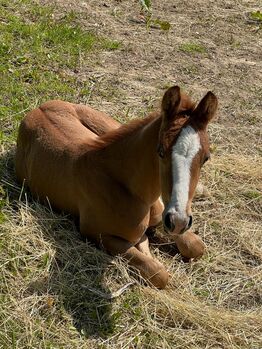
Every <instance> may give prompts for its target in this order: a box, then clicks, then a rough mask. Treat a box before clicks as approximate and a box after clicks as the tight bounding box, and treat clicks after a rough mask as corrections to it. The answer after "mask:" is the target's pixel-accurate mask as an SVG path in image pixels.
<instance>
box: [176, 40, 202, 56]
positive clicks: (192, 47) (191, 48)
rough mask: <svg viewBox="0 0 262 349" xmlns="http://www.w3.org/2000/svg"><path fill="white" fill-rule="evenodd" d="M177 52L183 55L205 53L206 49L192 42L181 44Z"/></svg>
mask: <svg viewBox="0 0 262 349" xmlns="http://www.w3.org/2000/svg"><path fill="white" fill-rule="evenodd" d="M179 50H180V51H182V52H185V53H192V54H194V53H206V48H205V47H204V46H203V45H200V44H197V43H194V42H188V43H184V44H181V45H180V46H179Z"/></svg>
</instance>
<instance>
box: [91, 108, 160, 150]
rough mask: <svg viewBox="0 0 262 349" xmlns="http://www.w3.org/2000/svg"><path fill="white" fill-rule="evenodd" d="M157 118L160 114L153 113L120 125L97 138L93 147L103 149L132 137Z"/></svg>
mask: <svg viewBox="0 0 262 349" xmlns="http://www.w3.org/2000/svg"><path fill="white" fill-rule="evenodd" d="M158 117H160V112H154V113H151V114H149V115H148V116H147V117H145V118H143V119H135V120H132V121H130V122H128V123H126V124H122V125H121V126H120V127H119V128H117V129H114V130H112V131H109V132H107V133H105V134H103V135H102V136H101V137H99V138H97V139H96V140H95V144H94V145H95V147H96V148H104V147H106V146H107V145H109V144H112V143H116V142H117V141H118V140H121V139H123V138H125V137H128V136H129V135H132V134H133V133H134V132H135V131H137V130H139V129H140V128H142V127H144V126H145V125H147V124H149V123H150V122H151V121H153V120H155V119H157V118H158Z"/></svg>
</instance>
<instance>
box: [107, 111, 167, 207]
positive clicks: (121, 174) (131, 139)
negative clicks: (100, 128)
mask: <svg viewBox="0 0 262 349" xmlns="http://www.w3.org/2000/svg"><path fill="white" fill-rule="evenodd" d="M160 125H161V118H160V116H159V115H155V117H152V118H151V119H150V118H149V119H148V123H146V124H144V123H143V126H142V127H138V128H137V129H135V130H132V131H131V132H130V134H128V133H127V134H126V135H125V136H124V137H123V139H120V140H118V142H117V143H115V144H114V143H112V144H110V145H108V146H107V152H108V154H110V155H111V156H110V158H111V159H112V162H111V163H110V162H109V166H110V167H111V171H113V175H114V176H115V177H117V179H118V180H120V181H121V182H122V183H123V184H124V185H125V186H126V187H127V188H128V190H129V191H130V192H131V193H132V194H134V195H136V196H138V197H139V198H140V199H141V200H142V201H144V202H145V203H147V204H149V205H151V204H153V203H154V202H155V201H156V200H157V199H158V197H159V196H160V178H159V159H158V154H157V145H158V139H159V130H160ZM117 153H118V154H117ZM112 154H116V156H115V157H113V156H112ZM113 167H114V168H113Z"/></svg>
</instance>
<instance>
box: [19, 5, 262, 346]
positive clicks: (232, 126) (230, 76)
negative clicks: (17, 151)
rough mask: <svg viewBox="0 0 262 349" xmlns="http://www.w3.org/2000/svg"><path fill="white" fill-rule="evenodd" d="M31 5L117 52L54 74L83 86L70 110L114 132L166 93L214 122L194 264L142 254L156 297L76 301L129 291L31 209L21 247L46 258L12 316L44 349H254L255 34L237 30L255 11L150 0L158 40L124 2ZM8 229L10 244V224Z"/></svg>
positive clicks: (119, 269) (260, 268)
mask: <svg viewBox="0 0 262 349" xmlns="http://www.w3.org/2000/svg"><path fill="white" fill-rule="evenodd" d="M40 3H41V4H43V5H54V6H55V15H56V16H63V15H64V14H65V13H69V12H70V11H74V12H76V13H77V20H78V22H79V24H80V25H81V27H82V28H83V29H85V30H87V31H90V30H91V31H94V32H95V33H97V34H99V35H102V36H106V37H110V38H111V39H114V40H117V41H119V42H120V43H121V48H120V49H118V50H114V51H110V52H108V51H107V52H101V53H98V54H97V55H91V56H90V58H89V59H88V60H85V61H84V60H82V59H81V56H80V59H79V67H78V69H77V70H75V71H68V72H65V73H67V74H75V75H77V78H78V79H79V80H80V81H88V82H89V86H90V91H89V94H87V95H86V96H83V97H81V98H79V101H76V102H81V103H89V104H91V105H92V106H93V107H95V108H96V109H100V110H102V111H105V112H107V113H108V114H110V115H112V116H114V117H116V118H118V119H119V120H121V121H123V122H125V121H127V120H129V119H130V118H133V117H142V116H143V115H145V114H146V113H147V112H148V111H150V110H152V109H153V108H155V107H158V105H159V100H160V98H161V96H162V95H163V93H164V90H165V89H166V88H167V87H169V86H171V85H173V84H177V85H180V86H181V87H182V88H183V89H184V90H185V91H186V92H188V93H190V94H191V95H192V96H193V97H194V98H195V99H196V100H199V99H200V98H201V97H202V96H203V95H204V94H205V93H206V92H207V91H208V90H211V91H213V92H214V93H215V94H216V95H217V97H218V99H219V112H218V117H217V119H216V121H215V122H214V123H213V124H212V125H211V126H210V137H211V143H212V151H213V154H212V160H211V162H210V163H208V164H207V165H206V166H205V168H204V170H203V173H202V177H201V180H202V183H203V184H204V186H205V187H206V188H207V192H206V193H205V194H204V195H202V196H198V197H197V198H196V200H195V203H194V205H193V212H194V219H195V223H194V230H198V231H199V233H200V235H201V236H202V237H203V239H204V241H205V243H206V245H207V253H206V255H205V256H204V257H203V258H202V259H201V260H199V261H197V262H195V263H191V264H184V263H183V262H182V261H181V259H180V257H178V256H175V257H172V256H169V255H167V254H164V253H161V252H160V251H159V246H153V247H152V249H153V251H154V253H155V255H156V256H157V257H158V258H159V259H160V260H162V262H163V263H164V264H165V265H166V266H167V267H168V269H169V271H170V274H171V280H170V283H169V285H168V287H167V289H166V290H164V291H157V290H155V289H152V288H149V287H145V286H142V285H138V284H136V285H135V286H133V288H130V289H129V290H128V291H127V293H126V294H125V295H123V296H121V297H118V298H116V299H115V300H113V301H108V300H107V301H106V300H103V297H100V296H99V295H97V294H93V293H92V292H89V291H86V289H81V291H80V288H81V287H80V286H81V285H83V284H84V285H87V284H91V286H92V282H93V281H94V280H95V279H96V278H97V277H98V278H100V279H101V280H100V281H101V282H99V285H98V284H97V283H95V284H94V285H93V287H94V288H96V289H99V287H100V291H101V290H102V291H103V292H106V293H108V292H113V291H115V290H116V289H117V288H119V287H121V286H123V285H124V284H125V283H127V282H129V281H130V280H134V279H133V274H132V271H129V272H128V271H127V269H126V267H125V265H124V263H123V262H122V261H121V260H118V259H117V260H116V261H114V262H111V259H110V258H109V257H106V256H105V255H104V254H103V253H102V252H99V251H97V250H95V249H94V248H92V247H86V246H85V245H84V244H83V243H82V242H80V241H78V240H77V241H75V240H74V236H73V235H72V234H70V233H69V231H70V230H72V229H74V228H73V227H72V225H70V223H68V222H67V221H66V223H63V221H61V217H53V216H52V215H51V214H50V213H46V212H45V211H44V210H43V209H42V208H39V206H37V205H36V206H35V207H33V208H32V209H31V210H32V212H31V211H30V210H29V209H28V206H27V205H25V207H22V208H21V210H20V215H21V216H20V218H16V219H17V220H19V219H21V217H22V219H23V222H26V223H24V226H23V229H24V230H25V231H26V230H27V231H28V232H29V231H30V233H32V232H38V240H37V241H36V240H33V241H31V244H33V245H34V248H35V253H36V255H38V254H40V253H41V252H40V251H42V250H44V251H45V253H46V254H47V255H48V256H49V258H50V260H48V261H47V266H46V268H45V270H44V272H43V275H42V278H41V280H40V279H38V280H36V281H35V282H31V288H30V289H31V291H30V290H28V289H27V293H25V296H24V298H23V299H22V300H21V309H22V310H21V312H20V313H19V314H20V315H19V314H18V315H17V316H20V317H21V318H22V317H23V316H26V315H25V314H27V315H28V313H30V314H31V315H30V316H31V317H30V316H29V317H28V319H29V320H28V321H29V323H30V326H29V325H28V326H26V325H25V327H26V331H27V336H30V334H31V335H34V336H35V333H37V336H39V338H41V340H40V339H39V343H41V344H40V346H38V347H39V348H40V347H41V348H42V347H43V348H48V345H47V344H46V343H49V342H48V341H50V338H53V340H52V343H53V344H52V345H51V344H50V345H51V346H49V348H96V347H98V348H130V349H131V348H188V349H189V348H190V349H191V348H192V349H193V348H217V349H218V348H225V349H229V348H232V349H233V348H234V349H236V348H239V349H240V348H241V349H243V348H245V349H261V348H262V312H261V306H262V264H261V262H262V230H261V213H262V210H261V204H262V202H261V190H262V187H261V180H262V176H261V175H262V165H261V164H262V159H261V156H262V149H261V101H262V86H261V81H262V69H261V68H262V51H261V47H262V40H261V33H262V29H261V28H259V24H257V23H253V22H250V21H249V20H248V13H249V12H252V11H255V10H258V2H257V1H244V0H239V1H230V0H225V1H223V0H218V1H202V0H199V1H191V2H190V1H184V0H178V1H159V0H155V1H152V18H154V19H156V18H159V19H161V20H165V21H168V22H169V23H170V24H171V28H170V30H169V31H164V30H162V29H160V28H156V27H155V26H153V27H149V28H147V27H146V24H145V22H144V21H143V17H142V16H141V12H140V5H139V2H138V1H135V0H132V1H131V0H123V1H121V0H118V1H117V0H110V1H109V0H105V1H95V0H89V1H69V0H63V1H62V0H61V1H59V0H58V1H49V0H42V1H40ZM32 213H33V214H34V215H35V216H36V217H38V220H34V219H33V218H32V217H33V216H32ZM43 217H44V218H43ZM46 217H47V218H46ZM48 217H49V218H48ZM48 219H50V221H51V219H52V223H50V224H49V225H47V223H46V222H47V220H48ZM13 229H14V231H15V235H14V238H19V236H20V232H21V229H22V228H21V227H20V228H19V229H20V230H19V229H18V228H17V222H16V221H15V220H14V222H13ZM15 229H16V230H15ZM51 230H54V231H56V233H57V236H56V238H55V239H54V238H53V237H51V238H50V234H51ZM39 232H40V233H39ZM39 234H40V235H39ZM45 236H49V238H48V239H46V238H45ZM51 236H52V234H51ZM25 239H27V238H25ZM47 240H48V241H47ZM28 241H29V237H28ZM28 244H30V243H29V242H28ZM112 263H113V264H112ZM108 265H109V267H108ZM97 275H98V276H97ZM38 276H39V275H38ZM135 280H136V279H135ZM20 286H21V288H22V287H23V286H22V285H20ZM98 286H99V287H98ZM17 287H18V286H17ZM18 289H19V287H18ZM34 297H35V298H34ZM37 297H38V298H37ZM41 307H42V308H41ZM29 309H32V310H31V312H29ZM34 309H35V310H34ZM36 309H37V310H36ZM39 309H40V310H39ZM34 311H35V313H34ZM35 314H36V315H35ZM47 314H48V315H47ZM34 316H36V317H37V319H38V320H37V321H38V324H36V322H35V318H34ZM21 321H22V320H21ZM54 326H55V327H54ZM54 328H56V331H57V332H56V333H54ZM30 331H31V332H30ZM38 332H39V333H38ZM37 336H36V337H37ZM43 338H44V339H43ZM32 343H33V345H36V343H37V339H34V340H32ZM33 347H36V346H32V348H33Z"/></svg>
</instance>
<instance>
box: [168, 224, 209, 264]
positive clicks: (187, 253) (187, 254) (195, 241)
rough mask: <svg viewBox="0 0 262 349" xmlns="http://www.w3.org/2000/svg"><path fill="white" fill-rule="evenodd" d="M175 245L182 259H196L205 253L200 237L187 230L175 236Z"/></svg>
mask: <svg viewBox="0 0 262 349" xmlns="http://www.w3.org/2000/svg"><path fill="white" fill-rule="evenodd" d="M175 242H176V245H177V247H178V249H179V251H180V253H181V255H182V256H183V257H184V258H187V259H191V258H193V259H198V258H200V257H202V256H203V254H204V252H205V244H204V243H203V241H202V240H201V239H200V237H199V236H198V235H196V234H194V233H193V232H192V231H190V230H188V231H186V232H185V233H184V234H181V235H177V236H176V238H175Z"/></svg>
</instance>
